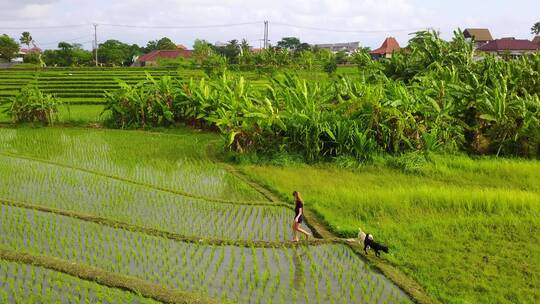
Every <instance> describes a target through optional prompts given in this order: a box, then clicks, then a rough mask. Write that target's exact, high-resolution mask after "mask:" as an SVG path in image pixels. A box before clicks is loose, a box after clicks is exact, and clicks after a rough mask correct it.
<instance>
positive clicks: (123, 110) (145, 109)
mask: <svg viewBox="0 0 540 304" xmlns="http://www.w3.org/2000/svg"><path fill="white" fill-rule="evenodd" d="M146 76H147V79H146V80H145V81H141V82H138V83H137V84H134V85H130V84H128V83H127V82H125V81H123V80H118V83H119V86H120V89H118V90H116V91H113V92H107V93H106V94H105V101H106V105H105V109H104V112H105V111H111V113H112V120H113V123H114V124H115V125H116V126H117V127H122V128H123V127H126V126H137V127H143V128H144V127H146V126H159V125H167V124H170V123H172V122H173V121H174V120H173V112H172V109H173V99H174V98H175V95H177V94H178V93H177V91H178V88H177V87H175V86H173V80H172V78H171V77H170V76H163V77H161V78H160V79H159V80H156V79H154V78H153V77H152V76H151V75H150V74H148V73H147V74H146Z"/></svg>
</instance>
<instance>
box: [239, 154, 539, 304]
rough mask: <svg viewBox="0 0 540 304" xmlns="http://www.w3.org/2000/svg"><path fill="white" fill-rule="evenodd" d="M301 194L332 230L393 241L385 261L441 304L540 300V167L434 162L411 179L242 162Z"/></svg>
mask: <svg viewBox="0 0 540 304" xmlns="http://www.w3.org/2000/svg"><path fill="white" fill-rule="evenodd" d="M242 170H243V171H244V172H245V173H246V174H248V175H250V176H252V177H253V178H254V179H255V180H257V181H258V182H260V183H262V184H264V185H266V186H268V187H269V188H271V189H274V190H275V191H277V192H279V193H281V194H282V195H283V196H288V195H290V192H292V191H293V190H298V191H300V192H301V193H302V194H303V195H304V198H305V199H306V202H307V203H306V208H313V209H314V210H315V211H316V212H317V213H318V214H319V215H320V216H321V217H322V218H323V219H324V221H325V222H327V223H328V224H329V226H330V227H332V229H333V230H334V231H335V232H337V233H339V234H340V235H343V236H348V237H353V236H354V235H356V233H357V231H358V228H359V227H361V228H362V229H363V230H364V231H368V232H371V233H372V234H374V235H375V238H376V239H378V240H380V241H381V242H384V243H388V244H389V245H390V248H391V254H390V255H387V256H385V259H387V260H388V262H389V263H392V264H394V265H396V266H397V267H398V268H399V269H401V270H402V271H403V272H405V273H406V274H407V275H409V276H411V277H413V278H414V279H415V280H417V281H418V282H419V283H420V284H421V285H422V286H423V287H424V288H425V289H426V290H427V292H428V293H429V294H430V295H432V296H433V297H434V298H437V299H439V300H440V301H441V302H443V303H537V302H539V301H540V292H539V289H538V286H539V285H540V275H539V274H540V263H538V261H540V245H539V244H540V220H539V219H540V182H539V181H540V162H538V161H527V160H512V159H495V158H492V159H490V158H483V159H471V158H468V157H465V156H446V157H443V156H434V157H433V161H432V162H431V163H427V164H426V165H424V166H423V167H422V168H420V169H419V170H418V171H417V172H415V173H404V172H402V171H399V170H395V169H390V168H388V167H386V166H372V167H366V168H363V169H359V170H348V169H340V168H336V167H334V166H330V165H328V166H325V165H321V166H313V167H311V166H298V167H276V166H253V165H251V166H243V168H242Z"/></svg>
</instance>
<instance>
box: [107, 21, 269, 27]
mask: <svg viewBox="0 0 540 304" xmlns="http://www.w3.org/2000/svg"><path fill="white" fill-rule="evenodd" d="M261 23H262V21H257V22H244V23H228V24H207V25H132V24H112V23H97V25H102V26H111V27H124V28H142V29H145V28H146V29H199V28H220V27H235V26H243V25H255V24H261Z"/></svg>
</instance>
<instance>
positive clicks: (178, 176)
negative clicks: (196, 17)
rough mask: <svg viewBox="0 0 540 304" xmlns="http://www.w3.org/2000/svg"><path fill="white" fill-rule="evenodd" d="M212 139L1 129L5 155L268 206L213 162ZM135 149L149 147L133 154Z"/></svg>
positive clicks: (183, 135) (184, 135)
mask: <svg viewBox="0 0 540 304" xmlns="http://www.w3.org/2000/svg"><path fill="white" fill-rule="evenodd" d="M215 139H216V137H215V136H214V135H212V134H200V133H195V132H189V131H184V132H182V133H180V134H175V135H166V134H160V135H158V134H156V133H144V132H118V131H100V130H84V129H37V130H29V129H1V130H0V152H9V153H13V154H16V155H17V154H19V155H25V156H31V157H36V158H38V159H45V160H49V161H53V162H57V163H60V164H65V165H69V166H73V167H75V168H81V169H87V170H92V171H95V172H97V173H103V174H104V175H108V176H110V175H113V176H118V177H122V178H127V179H131V180H134V181H137V182H140V183H145V184H149V185H153V186H156V187H162V188H166V189H171V190H178V191H181V192H186V193H190V194H193V195H197V196H200V197H209V198H222V199H229V200H255V201H257V200H263V198H262V197H261V195H260V194H259V193H257V192H256V191H254V190H253V189H251V188H250V187H249V186H247V185H245V184H244V183H241V182H239V181H238V180H237V178H235V177H234V176H231V175H230V174H229V173H228V172H227V171H226V170H224V169H223V168H221V167H220V166H218V165H216V164H215V163H213V162H212V161H210V160H209V159H208V156H207V154H206V146H207V145H208V144H210V143H211V142H212V141H214V140H215ZM133 147H144V148H141V149H133Z"/></svg>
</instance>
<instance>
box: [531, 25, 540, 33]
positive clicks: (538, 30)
mask: <svg viewBox="0 0 540 304" xmlns="http://www.w3.org/2000/svg"><path fill="white" fill-rule="evenodd" d="M531 34H534V35H540V22H536V23H535V24H534V25H533V26H532V27H531Z"/></svg>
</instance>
